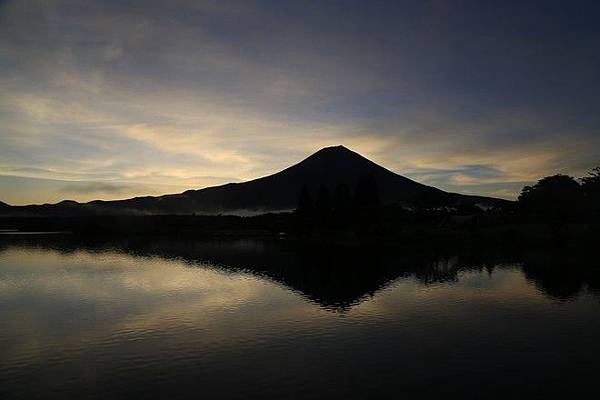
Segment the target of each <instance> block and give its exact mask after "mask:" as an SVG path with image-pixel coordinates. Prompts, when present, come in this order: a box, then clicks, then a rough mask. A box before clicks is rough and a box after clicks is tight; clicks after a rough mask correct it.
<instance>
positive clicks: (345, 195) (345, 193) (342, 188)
mask: <svg viewBox="0 0 600 400" xmlns="http://www.w3.org/2000/svg"><path fill="white" fill-rule="evenodd" d="M351 206H352V194H351V193H350V187H349V186H348V185H347V184H346V183H338V184H337V185H336V187H335V198H334V203H333V207H334V208H335V210H336V211H337V212H338V213H346V212H348V210H350V207H351Z"/></svg>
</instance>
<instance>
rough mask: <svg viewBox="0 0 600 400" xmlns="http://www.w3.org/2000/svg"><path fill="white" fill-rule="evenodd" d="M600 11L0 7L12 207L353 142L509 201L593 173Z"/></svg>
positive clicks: (297, 5) (0, 88)
mask: <svg viewBox="0 0 600 400" xmlns="http://www.w3.org/2000/svg"><path fill="white" fill-rule="evenodd" d="M599 20H600V3H598V2H596V1H569V2H566V1H556V2H555V1H550V0H548V1H514V2H513V1H501V2H500V1H445V0H440V1H427V0H423V1H374V0H370V1H351V0H347V1H334V0H331V1H327V0H322V1H308V0H306V1H283V0H274V1H250V0H244V1H223V0H221V1H219V0H215V1H191V0H190V1H183V0H182V1H179V0H171V1H168V2H165V1H155V0H149V1H123V0H120V1H111V0H98V1H93V0H78V1H59V0H56V1H55V0H45V1H28V0H22V1H21V0H13V1H11V0H9V1H6V0H5V1H2V0H0V201H3V202H7V203H10V204H28V203H45V202H57V201H60V200H62V199H74V200H77V201H89V200H92V199H119V198H127V197H131V196H137V195H148V194H151V195H157V194H164V193H175V192H181V191H184V190H187V189H191V188H202V187H206V186H212V185H216V184H222V183H227V182H239V181H244V180H249V179H253V178H257V177H260V176H265V175H269V174H271V173H274V172H277V171H279V170H281V169H283V168H285V167H287V166H289V165H292V164H294V163H296V162H298V161H300V160H302V159H304V158H305V157H307V156H308V155H310V154H311V153H313V152H314V151H316V150H318V149H320V148H322V147H325V146H330V145H338V144H343V145H345V146H346V147H349V148H351V149H352V150H354V151H357V152H359V153H361V154H362V155H364V156H365V157H367V158H369V159H371V160H373V161H375V162H377V163H379V164H381V165H383V166H385V167H387V168H388V169H390V170H392V171H394V172H396V173H399V174H401V175H404V176H407V177H409V178H412V179H414V180H416V181H418V182H422V183H425V184H428V185H433V186H437V187H439V188H441V189H444V190H449V191H454V192H459V193H467V194H482V195H491V196H497V197H502V198H507V199H514V198H516V196H517V195H518V193H519V192H520V190H521V188H522V187H523V186H524V185H526V184H531V183H532V182H535V181H537V180H538V179H539V178H541V177H543V176H546V175H551V174H555V173H565V174H570V175H574V176H577V177H580V176H584V175H585V174H586V172H587V171H589V170H590V169H591V168H592V167H594V166H597V165H600V24H598V21H599Z"/></svg>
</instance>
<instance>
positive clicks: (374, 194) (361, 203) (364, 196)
mask: <svg viewBox="0 0 600 400" xmlns="http://www.w3.org/2000/svg"><path fill="white" fill-rule="evenodd" d="M354 202H355V204H356V207H357V208H373V207H378V206H379V191H378V188H377V182H376V181H375V178H374V177H373V175H366V176H363V177H362V178H361V179H360V180H359V181H358V183H357V185H356V192H355V194H354Z"/></svg>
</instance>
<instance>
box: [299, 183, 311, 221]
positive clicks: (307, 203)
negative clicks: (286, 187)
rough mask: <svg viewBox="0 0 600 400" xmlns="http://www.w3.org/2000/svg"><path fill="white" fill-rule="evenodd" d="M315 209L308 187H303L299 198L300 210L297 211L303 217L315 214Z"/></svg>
mask: <svg viewBox="0 0 600 400" xmlns="http://www.w3.org/2000/svg"><path fill="white" fill-rule="evenodd" d="M313 209H314V205H313V200H312V197H311V196H310V192H309V191H308V187H307V186H306V185H303V186H302V190H301V191H300V196H299V198H298V209H297V210H296V211H297V213H298V214H301V215H303V216H310V215H312V213H313Z"/></svg>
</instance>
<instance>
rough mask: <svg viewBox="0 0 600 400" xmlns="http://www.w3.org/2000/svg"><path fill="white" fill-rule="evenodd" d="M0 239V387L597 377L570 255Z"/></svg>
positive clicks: (158, 392) (82, 394)
mask: <svg viewBox="0 0 600 400" xmlns="http://www.w3.org/2000/svg"><path fill="white" fill-rule="evenodd" d="M0 243H2V245H0V317H1V319H2V328H3V329H0V359H1V360H2V363H0V398H2V399H9V398H41V397H43V398H47V397H57V398H65V397H74V396H77V397H78V398H131V397H141V396H144V395H146V396H147V395H148V393H152V394H153V395H155V396H162V397H169V398H181V397H191V396H198V395H204V396H207V397H211V398H290V397H292V398H323V397H339V398H365V397H370V398H373V397H375V398H377V397H379V398H389V397H390V396H401V395H403V396H407V395H409V396H416V395H418V396H420V397H428V396H435V395H460V396H462V397H486V398H490V397H494V396H498V397H511V396H512V397H519V398H522V397H527V396H530V397H534V398H535V397H536V396H539V395H543V394H553V393H555V392H556V391H558V390H561V389H564V388H566V387H569V388H571V390H572V393H571V394H573V393H577V391H578V390H579V389H583V388H584V386H585V385H587V386H588V387H589V386H590V385H591V386H593V385H594V384H593V383H591V384H590V382H595V381H594V380H593V377H594V375H595V371H596V369H595V368H596V366H597V358H598V356H599V355H600V343H598V341H597V339H596V338H597V337H598V335H600V319H599V318H597V317H598V316H599V315H600V303H599V302H598V299H597V298H596V297H595V295H596V294H597V293H598V292H597V287H598V285H597V284H598V279H597V278H598V275H597V273H596V271H597V269H595V268H593V264H592V262H591V261H590V260H586V259H585V258H582V257H581V256H575V255H569V256H565V255H563V256H557V255H556V254H554V255H552V256H550V255H548V254H545V253H542V254H541V255H540V254H518V255H511V256H509V255H506V254H505V253H503V252H497V253H496V252H493V251H485V252H479V253H477V252H464V253H459V254H452V255H448V254H446V253H444V252H437V251H432V250H431V249H421V250H416V249H413V250H414V251H407V250H406V249H402V248H395V249H376V248H370V249H369V248H363V249H352V248H331V247H327V246H320V247H315V246H302V245H298V244H292V243H280V242H270V241H249V240H234V241H197V240H169V239H159V238H155V239H153V240H147V239H144V238H139V239H133V240H132V239H128V240H120V241H114V240H113V241H94V242H85V243H75V242H74V241H73V240H72V239H68V238H48V239H47V240H46V241H43V240H41V239H40V238H36V239H35V240H33V239H31V240H30V239H19V240H18V241H11V242H7V241H4V242H0ZM565 263H567V264H565ZM566 266H568V269H567V268H566ZM565 300H568V301H565Z"/></svg>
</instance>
